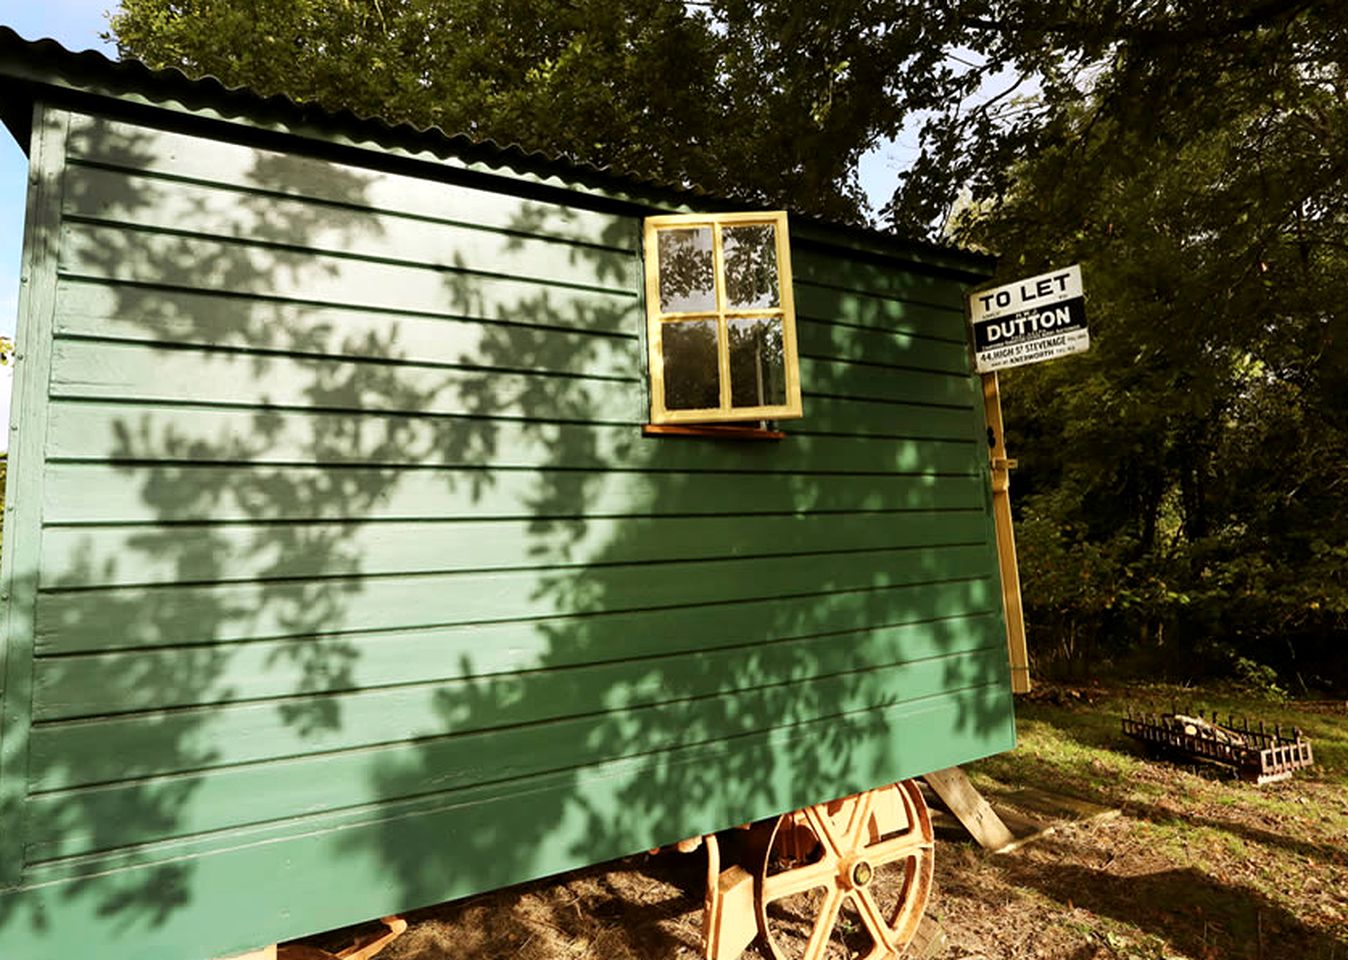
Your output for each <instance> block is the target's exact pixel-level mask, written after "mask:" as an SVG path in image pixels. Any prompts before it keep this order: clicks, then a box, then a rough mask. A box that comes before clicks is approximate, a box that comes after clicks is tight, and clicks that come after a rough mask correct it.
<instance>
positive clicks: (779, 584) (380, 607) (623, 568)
mask: <svg viewBox="0 0 1348 960" xmlns="http://www.w3.org/2000/svg"><path fill="white" fill-rule="evenodd" d="M989 549H990V548H989V547H988V545H987V544H979V545H971V546H958V547H954V546H952V547H937V548H930V549H913V550H898V551H876V552H868V553H845V554H833V555H828V556H822V555H821V556H816V557H814V558H813V560H812V562H810V563H802V562H801V561H800V560H799V559H798V558H796V557H766V558H752V559H728V560H714V561H713V560H704V561H676V562H671V563H663V564H631V565H615V566H610V567H598V568H595V567H590V568H578V569H574V570H566V571H556V572H553V571H548V570H523V571H500V572H498V571H491V572H482V573H451V574H422V575H407V576H390V577H333V578H325V579H318V580H315V579H296V580H280V581H263V582H248V583H231V584H220V585H216V586H161V587H147V588H139V589H138V588H121V587H119V588H109V589H97V590H82V591H76V592H71V593H47V594H45V595H43V596H42V597H40V598H39V601H38V604H37V610H36V615H35V623H36V627H35V644H36V649H37V651H38V653H39V654H61V653H77V652H88V651H95V650H113V649H119V648H130V647H156V646H178V645H182V644H192V643H215V642H220V641H233V640H253V639H270V638H278V637H291V636H293V637H301V636H310V635H313V634H321V633H336V632H345V631H366V630H395V629H406V628H415V627H425V626H433V625H448V624H463V623H481V622H487V621H495V620H518V619H527V618H532V617H555V616H569V615H573V614H599V613H605V612H612V611H622V610H643V609H654V608H657V607H674V606H679V605H685V604H701V603H726V602H732V601H741V600H757V599H766V598H770V597H788V596H800V595H806V594H822V593H828V592H831V591H843V590H858V589H867V588H869V589H880V588H884V587H890V586H897V585H902V584H915V583H928V582H934V581H942V580H958V579H965V578H969V577H977V576H982V575H984V574H985V573H986V572H987V571H988V569H989V564H990V562H991V561H990V560H989Z"/></svg>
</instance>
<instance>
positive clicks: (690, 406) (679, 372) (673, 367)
mask: <svg viewBox="0 0 1348 960" xmlns="http://www.w3.org/2000/svg"><path fill="white" fill-rule="evenodd" d="M664 334H665V338H664V339H665V406H666V407H668V408H669V409H670V410H705V409H707V408H708V407H719V406H720V405H721V368H720V362H719V360H718V358H717V349H716V321H715V320H682V321H677V322H673V323H666V324H665V329H664Z"/></svg>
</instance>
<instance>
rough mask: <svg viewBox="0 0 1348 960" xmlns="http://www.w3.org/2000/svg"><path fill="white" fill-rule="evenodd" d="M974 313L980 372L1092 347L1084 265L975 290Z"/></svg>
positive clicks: (971, 300) (971, 309)
mask: <svg viewBox="0 0 1348 960" xmlns="http://www.w3.org/2000/svg"><path fill="white" fill-rule="evenodd" d="M969 316H970V322H971V323H972V325H973V331H974V365H975V367H976V368H977V370H978V372H979V373H991V372H992V371H993V370H1003V369H1005V368H1007V367H1019V366H1023V365H1024V364H1027V363H1038V362H1039V361H1040V360H1052V359H1054V358H1055V357H1065V356H1067V355H1068V354H1070V353H1082V352H1083V351H1085V350H1088V349H1090V345H1091V335H1090V332H1089V331H1087V329H1086V301H1085V298H1084V296H1083V295H1082V292H1081V267H1080V266H1079V265H1073V266H1070V267H1066V268H1064V269H1062V270H1055V271H1053V272H1052V273H1044V274H1040V275H1039V276H1037V277H1030V278H1028V279H1025V280H1018V281H1016V282H1015V283H1008V284H1007V285H1006V286H1004V287H997V288H995V289H993V290H984V291H983V292H982V293H975V294H971V295H970V296H969Z"/></svg>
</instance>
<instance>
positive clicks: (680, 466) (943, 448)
mask: <svg viewBox="0 0 1348 960" xmlns="http://www.w3.org/2000/svg"><path fill="white" fill-rule="evenodd" d="M606 385H611V383H610V382H609V381H577V384H576V385H573V386H574V387H575V389H574V393H575V395H576V397H577V398H578V399H576V400H574V401H572V405H573V406H574V407H575V408H586V410H585V412H587V413H588V412H589V408H590V404H591V403H592V402H593V401H592V400H591V397H592V396H593V395H594V394H598V393H601V392H602V391H603V390H604V388H605V386H606ZM587 390H588V391H591V393H586V392H585V391H587ZM613 392H616V391H613ZM619 399H626V400H628V401H631V402H629V405H628V409H627V411H626V415H627V417H628V418H629V423H628V424H626V425H618V426H613V425H608V426H605V425H591V424H555V423H536V422H531V421H513V420H488V419H479V418H462V419H460V418H452V417H426V416H410V417H409V416H391V415H380V414H360V415H356V414H349V413H310V412H305V411H289V410H269V409H260V410H259V409H249V408H246V407H240V408H228V407H209V408H188V407H180V406H172V407H169V406H158V405H144V406H143V405H140V404H114V403H92V402H79V401H68V400H58V401H53V402H52V404H51V415H50V416H51V424H50V427H49V431H48V443H47V454H48V456H49V457H53V458H59V459H70V460H123V461H125V460H138V461H156V462H159V463H164V464H168V463H184V462H191V463H238V464H242V463H250V464H279V463H289V464H298V465H309V464H352V465H374V464H382V465H386V466H389V467H409V466H418V467H445V468H452V467H484V468H485V467H495V468H501V467H508V468H539V469H591V470H680V471H685V470H686V471H708V470H761V471H764V472H768V471H777V472H782V473H787V472H795V471H809V470H825V469H827V470H838V471H843V470H845V471H849V472H854V473H868V474H874V473H881V474H886V473H895V472H910V473H912V472H928V471H932V472H937V473H957V472H973V471H975V470H978V469H980V468H981V467H982V466H983V464H985V463H986V456H985V455H984V454H983V453H982V450H981V449H980V447H979V445H978V444H977V443H975V442H974V440H973V439H966V440H941V439H929V438H921V437H919V438H917V439H902V438H899V439H894V438H886V437H882V436H881V437H864V436H857V437H847V436H835V435H831V434H830V435H809V434H790V435H789V436H788V438H787V439H786V440H784V441H783V442H781V443H779V444H773V445H771V446H770V447H769V445H767V444H756V445H755V444H745V443H743V442H740V441H737V440H735V439H733V438H731V439H720V440H716V441H712V442H710V443H706V444H702V443H697V442H691V443H690V442H689V441H687V440H684V439H683V438H677V437H676V438H668V437H658V436H657V437H647V436H642V435H641V433H640V430H639V428H638V426H637V424H638V423H639V422H640V419H639V418H634V417H633V416H632V413H631V406H632V405H633V403H634V402H636V401H634V398H632V396H631V395H630V394H629V395H628V397H626V398H623V397H621V396H619ZM493 406H495V405H494V404H493ZM610 409H614V413H613V414H612V416H613V417H614V419H617V418H618V417H619V416H621V415H622V414H623V412H624V411H622V410H619V409H616V407H615V408H610ZM564 412H565V410H564V409H562V408H561V407H560V406H559V413H564ZM595 415H598V414H595ZM951 419H959V418H951ZM932 420H933V422H934V423H935V425H936V426H937V427H940V426H942V424H941V423H940V420H939V418H936V417H934V418H932ZM814 423H815V425H816V429H817V428H818V427H819V426H822V425H823V424H822V423H820V421H819V420H816V421H814ZM971 425H972V424H971V423H967V422H966V424H965V429H964V430H963V431H961V433H962V434H963V436H965V437H971V435H972V430H971V429H968V428H969V427H970V426H971ZM849 428H851V429H855V428H854V427H852V426H851V425H850V424H844V425H843V429H849ZM912 428H914V429H913V432H914V433H919V434H920V433H921V432H922V429H921V428H922V424H921V422H920V421H914V422H913V423H912ZM873 429H875V430H876V431H877V432H878V431H879V430H882V429H886V427H885V425H884V423H883V422H880V423H878V424H877V425H876V426H875V427H874V428H873ZM894 429H895V430H896V432H897V430H898V429H900V427H895V428H894ZM952 432H953V431H952ZM754 446H757V447H758V448H759V449H757V450H754V449H752V447H754ZM764 447H769V448H768V449H762V448H764ZM980 458H981V459H980ZM149 469H154V468H153V467H150V468H149ZM123 482H126V483H131V484H135V483H138V482H140V481H137V480H136V479H135V478H134V476H133V475H131V474H127V475H126V476H125V477H124V481H123ZM481 482H482V483H486V484H491V483H494V482H495V480H494V477H493V474H491V473H490V472H488V473H487V474H486V475H485V476H484V477H483V478H482V481H481ZM540 486H542V484H541V483H540ZM676 486H677V485H676ZM376 492H377V491H373V490H372V491H369V493H370V494H373V493H376ZM297 493H298V491H297ZM690 496H691V492H690ZM317 499H321V496H320V497H317V498H316V500H317ZM548 501H549V503H550V504H551V509H552V510H554V511H556V510H565V511H567V512H568V513H569V514H571V515H575V514H585V513H592V512H594V511H593V510H592V509H591V508H590V506H589V504H588V503H587V500H586V494H585V492H584V491H581V490H576V491H575V499H574V500H572V501H571V502H567V501H565V500H560V499H557V498H553V497H550V496H549V497H548ZM316 506H317V503H316ZM688 506H689V512H697V504H696V503H691V502H690V503H689V505H688ZM624 512H632V511H631V510H628V511H624Z"/></svg>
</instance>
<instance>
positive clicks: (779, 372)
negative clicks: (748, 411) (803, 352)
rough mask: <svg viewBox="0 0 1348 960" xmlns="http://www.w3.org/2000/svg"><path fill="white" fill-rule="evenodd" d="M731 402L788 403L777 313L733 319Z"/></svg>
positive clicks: (744, 404) (730, 322)
mask: <svg viewBox="0 0 1348 960" xmlns="http://www.w3.org/2000/svg"><path fill="white" fill-rule="evenodd" d="M726 326H727V328H728V332H729V335H730V336H729V340H730V403H731V405H732V406H736V407H762V406H779V405H781V404H784V403H786V351H785V347H784V345H783V342H782V321H781V320H780V319H778V318H777V317H751V318H746V319H734V318H732V319H730V320H728V321H727V322H726Z"/></svg>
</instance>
